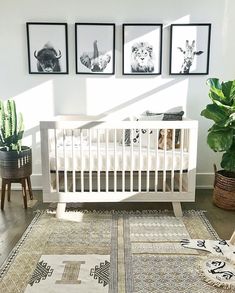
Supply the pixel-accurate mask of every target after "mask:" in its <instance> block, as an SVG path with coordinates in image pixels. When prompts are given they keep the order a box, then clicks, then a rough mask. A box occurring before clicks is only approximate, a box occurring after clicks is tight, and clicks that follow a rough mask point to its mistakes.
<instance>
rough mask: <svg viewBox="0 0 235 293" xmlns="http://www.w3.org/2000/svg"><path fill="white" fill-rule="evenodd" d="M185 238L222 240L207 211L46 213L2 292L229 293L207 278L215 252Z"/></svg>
mask: <svg viewBox="0 0 235 293" xmlns="http://www.w3.org/2000/svg"><path fill="white" fill-rule="evenodd" d="M185 238H188V239H190V238H191V239H193V238H195V239H196V238H197V239H216V238H218V236H217V235H216V233H215V232H214V230H213V228H212V227H211V226H210V224H209V223H208V221H207V219H206V218H205V216H204V213H203V212H200V211H199V212H196V211H188V212H184V216H183V217H182V218H175V217H174V215H173V214H172V212H171V211H142V212H121V211H119V212H103V213H102V212H87V211H84V212H67V213H66V219H63V220H61V219H60V220H59V219H56V218H55V215H54V214H53V213H45V212H41V213H40V212H39V213H38V214H37V216H36V217H35V219H34V220H33V222H32V224H31V225H30V226H29V228H28V229H27V231H26V232H25V234H24V235H23V237H22V238H21V240H20V241H19V243H18V245H17V246H16V247H15V249H14V250H13V251H12V253H11V255H10V257H9V258H8V260H7V261H6V262H5V264H4V265H3V266H2V268H1V269H0V292H4V293H15V292H22V293H23V292H26V293H29V292H30V293H35V292H36V293H38V292H47V290H48V289H46V288H50V292H56V293H59V292H67V291H68V292H87V293H93V292H94V293H99V292H102V293H103V292H104V293H118V292H121V293H137V292H138V293H158V292H159V293H162V292H169V293H171V292H172V293H173V292H174V293H176V292H177V293H178V292H180V293H192V292H194V293H203V292H212V293H225V292H226V293H227V292H229V290H224V289H220V288H216V287H213V286H211V285H209V284H208V283H206V282H205V281H204V280H203V279H202V278H201V276H200V270H199V264H200V263H201V261H202V260H203V259H204V258H205V257H206V254H207V253H206V252H205V251H196V250H189V249H184V248H182V246H181V245H180V240H182V239H185Z"/></svg>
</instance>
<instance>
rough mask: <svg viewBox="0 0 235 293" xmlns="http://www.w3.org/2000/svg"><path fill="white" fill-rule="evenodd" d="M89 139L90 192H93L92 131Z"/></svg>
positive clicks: (89, 132) (89, 131) (89, 133)
mask: <svg viewBox="0 0 235 293" xmlns="http://www.w3.org/2000/svg"><path fill="white" fill-rule="evenodd" d="M88 137H89V192H92V152H91V143H92V142H91V129H89V130H88Z"/></svg>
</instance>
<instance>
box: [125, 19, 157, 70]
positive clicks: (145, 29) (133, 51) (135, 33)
mask: <svg viewBox="0 0 235 293" xmlns="http://www.w3.org/2000/svg"><path fill="white" fill-rule="evenodd" d="M141 54H142V55H141ZM161 72H162V24H161V23H124V24H123V25H122V74H123V75H159V74H161Z"/></svg>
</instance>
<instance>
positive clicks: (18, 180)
mask: <svg viewBox="0 0 235 293" xmlns="http://www.w3.org/2000/svg"><path fill="white" fill-rule="evenodd" d="M12 183H21V185H22V197H23V201H24V208H25V209H27V190H26V183H27V185H28V190H29V197H30V199H33V192H32V187H31V180H30V176H28V177H23V178H14V179H13V178H12V179H6V178H2V193H1V210H4V201H5V193H6V187H7V199H8V201H10V200H11V184H12Z"/></svg>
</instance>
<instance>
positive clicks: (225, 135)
mask: <svg viewBox="0 0 235 293" xmlns="http://www.w3.org/2000/svg"><path fill="white" fill-rule="evenodd" d="M207 143H208V145H209V147H210V148H211V149H212V150H214V151H215V152H223V151H227V150H229V149H230V147H231V146H232V143H233V129H227V130H218V131H213V130H212V131H210V132H209V134H208V136H207Z"/></svg>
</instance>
